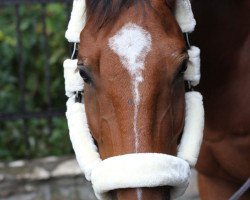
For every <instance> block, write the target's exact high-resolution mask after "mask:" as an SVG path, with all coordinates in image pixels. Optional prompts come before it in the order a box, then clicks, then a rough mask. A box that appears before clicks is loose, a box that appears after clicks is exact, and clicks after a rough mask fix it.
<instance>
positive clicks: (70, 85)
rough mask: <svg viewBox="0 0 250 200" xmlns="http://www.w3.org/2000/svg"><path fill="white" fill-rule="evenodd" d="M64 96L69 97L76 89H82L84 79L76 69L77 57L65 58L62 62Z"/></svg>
mask: <svg viewBox="0 0 250 200" xmlns="http://www.w3.org/2000/svg"><path fill="white" fill-rule="evenodd" d="M63 68H64V79H65V91H66V96H67V97H71V96H73V95H74V92H76V91H83V85H84V81H83V79H82V77H81V76H80V74H79V72H78V70H77V59H75V60H70V59H67V60H65V61H64V63H63Z"/></svg>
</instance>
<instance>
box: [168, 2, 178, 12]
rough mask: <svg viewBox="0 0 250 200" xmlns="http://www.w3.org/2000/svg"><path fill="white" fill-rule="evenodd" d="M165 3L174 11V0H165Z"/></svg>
mask: <svg viewBox="0 0 250 200" xmlns="http://www.w3.org/2000/svg"><path fill="white" fill-rule="evenodd" d="M166 3H167V5H168V7H169V8H170V9H171V10H172V11H174V10H175V3H176V0H166Z"/></svg>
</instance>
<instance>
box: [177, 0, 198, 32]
mask: <svg viewBox="0 0 250 200" xmlns="http://www.w3.org/2000/svg"><path fill="white" fill-rule="evenodd" d="M175 17H176V20H177V22H178V24H179V26H180V27H181V30H182V32H183V33H191V32H193V31H194V28H195V26H196V21H195V19H194V14H193V11H192V7H191V4H190V1H189V0H176V7H175Z"/></svg>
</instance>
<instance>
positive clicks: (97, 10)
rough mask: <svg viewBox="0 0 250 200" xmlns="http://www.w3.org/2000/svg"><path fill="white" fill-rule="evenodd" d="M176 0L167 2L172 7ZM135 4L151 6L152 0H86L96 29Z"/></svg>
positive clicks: (88, 12) (89, 14) (87, 9)
mask: <svg viewBox="0 0 250 200" xmlns="http://www.w3.org/2000/svg"><path fill="white" fill-rule="evenodd" d="M173 2H174V0H166V4H167V5H168V6H169V7H170V8H171V9H172V8H173V6H174V3H173ZM135 4H141V5H142V7H143V8H145V5H148V6H151V3H150V0H86V14H87V18H88V19H89V18H91V17H93V18H94V24H93V26H94V27H95V29H96V30H99V29H100V28H102V27H103V26H104V25H106V24H108V23H110V22H112V21H114V20H115V19H116V18H117V16H118V15H119V13H120V12H121V11H122V10H123V9H124V8H129V7H131V6H133V5H135Z"/></svg>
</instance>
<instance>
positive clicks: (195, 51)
mask: <svg viewBox="0 0 250 200" xmlns="http://www.w3.org/2000/svg"><path fill="white" fill-rule="evenodd" d="M188 55H189V60H188V63H187V70H186V71H185V74H184V79H185V80H186V81H190V83H191V85H192V86H197V85H198V84H199V83H200V78H201V72H200V66H201V59H200V49H199V48H198V47H195V46H191V48H190V49H189V50H188Z"/></svg>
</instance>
